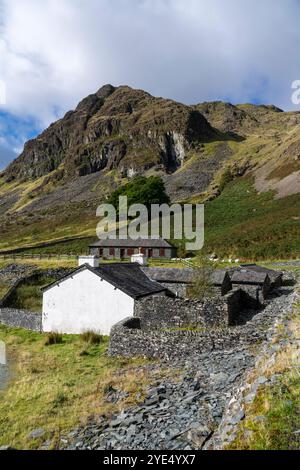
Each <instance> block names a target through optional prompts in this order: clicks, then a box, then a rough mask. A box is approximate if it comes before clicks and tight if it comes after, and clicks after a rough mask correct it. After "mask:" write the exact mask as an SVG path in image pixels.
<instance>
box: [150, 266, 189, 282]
mask: <svg viewBox="0 0 300 470" xmlns="http://www.w3.org/2000/svg"><path fill="white" fill-rule="evenodd" d="M142 270H143V271H144V273H145V274H146V275H147V276H148V277H149V278H150V279H153V280H154V281H158V282H170V283H171V282H174V283H181V284H190V283H191V282H193V279H194V277H195V270H194V269H192V268H182V269H180V268H145V267H143V268H142Z"/></svg>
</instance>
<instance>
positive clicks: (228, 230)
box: [204, 177, 300, 260]
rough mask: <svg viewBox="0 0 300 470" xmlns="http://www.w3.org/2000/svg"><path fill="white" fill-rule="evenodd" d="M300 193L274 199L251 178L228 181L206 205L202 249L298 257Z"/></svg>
mask: <svg viewBox="0 0 300 470" xmlns="http://www.w3.org/2000/svg"><path fill="white" fill-rule="evenodd" d="M297 214H300V198H299V195H293V196H288V197H285V198H282V199H274V194H273V193H272V192H266V193H261V194H258V193H257V192H256V191H255V189H254V188H253V185H252V180H251V179H250V178H246V177H243V178H239V179H237V180H235V181H233V182H231V183H229V184H228V185H227V186H226V187H225V189H224V191H223V193H222V194H221V195H220V196H219V197H218V198H216V199H215V200H213V201H211V202H209V203H207V204H206V205H205V246H204V248H205V250H206V251H208V252H209V251H215V252H216V253H217V254H218V256H220V257H225V256H227V257H239V258H243V259H256V260H259V259H270V260H271V259H284V258H293V257H294V258H297V257H299V254H300V218H299V217H297Z"/></svg>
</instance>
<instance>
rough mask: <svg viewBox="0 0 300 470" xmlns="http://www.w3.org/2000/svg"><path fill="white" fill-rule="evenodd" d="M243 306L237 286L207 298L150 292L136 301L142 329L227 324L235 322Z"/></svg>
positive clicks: (137, 314) (241, 296)
mask: <svg viewBox="0 0 300 470" xmlns="http://www.w3.org/2000/svg"><path fill="white" fill-rule="evenodd" d="M242 306H243V293H242V291H241V290H234V291H232V292H230V293H229V294H227V295H226V296H224V297H212V298H207V299H205V300H191V299H179V298H176V299H174V298H171V297H167V296H166V297H154V296H151V297H145V298H143V299H141V300H139V301H137V302H136V303H135V310H134V316H135V317H138V318H140V321H141V328H142V329H156V328H168V327H183V326H203V327H216V326H217V327H227V326H229V325H233V324H235V323H236V319H237V318H238V315H239V313H240V311H241V309H242Z"/></svg>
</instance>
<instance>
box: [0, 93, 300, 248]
mask: <svg viewBox="0 0 300 470" xmlns="http://www.w3.org/2000/svg"><path fill="white" fill-rule="evenodd" d="M135 175H145V176H150V175H158V176H160V177H161V178H162V179H163V181H164V183H165V187H166V192H167V194H168V196H169V197H170V200H171V201H172V202H183V201H185V202H205V203H206V204H208V205H207V209H209V208H214V207H217V205H209V204H210V203H209V201H214V200H215V199H216V198H219V196H220V195H221V194H222V193H223V192H224V191H226V187H227V186H228V185H229V184H230V183H233V184H235V182H236V184H237V189H236V197H237V198H239V197H240V196H239V190H238V184H239V180H242V179H243V178H246V179H247V181H250V180H251V182H252V183H251V185H252V186H251V187H252V188H253V191H254V193H253V194H254V196H255V194H257V197H258V198H259V195H260V194H264V193H270V194H271V201H272V200H274V204H275V201H276V199H284V200H285V199H286V198H288V197H292V196H293V204H294V205H295V201H298V200H299V198H300V197H299V194H300V114H299V113H297V112H284V111H282V110H280V109H279V108H276V107H275V106H273V105H252V104H239V105H233V104H231V103H224V102H221V101H216V102H205V103H199V104H196V105H185V104H182V103H177V102H176V101H173V100H169V99H164V98H157V97H153V96H151V95H150V94H149V93H147V92H145V91H143V90H135V89H132V88H130V87H128V86H126V85H123V86H120V87H114V86H112V85H104V86H103V87H101V88H100V89H99V90H98V91H97V92H96V93H94V94H91V95H89V96H87V97H86V98H84V99H83V100H81V101H80V102H79V103H78V105H77V107H76V108H75V109H74V110H72V111H68V112H67V113H66V114H65V116H64V117H63V118H61V119H59V120H58V121H57V122H55V123H52V124H51V125H50V126H49V127H48V128H47V129H45V130H44V131H43V132H42V133H41V134H40V135H39V136H38V137H37V138H36V139H32V140H30V141H29V142H27V144H26V145H25V147H24V151H23V152H22V154H21V155H20V156H19V157H18V158H17V159H16V160H14V161H13V162H12V163H11V164H10V165H9V166H8V167H7V168H6V169H5V170H4V171H3V172H2V173H1V174H0V223H1V232H2V233H1V235H2V242H0V249H7V248H12V247H19V246H26V245H29V244H31V245H32V244H34V243H35V242H48V241H49V240H51V239H53V240H54V239H55V240H59V239H64V238H65V237H72V236H75V237H76V236H85V235H86V236H91V235H92V234H93V233H94V228H95V226H96V223H97V220H96V217H95V211H96V207H97V206H98V205H99V204H100V203H101V202H103V201H105V200H106V198H107V197H108V196H109V194H110V193H111V192H112V191H113V190H114V189H116V188H117V187H118V186H119V185H122V184H124V183H126V182H128V181H129V180H130V179H131V178H132V177H134V176H135ZM251 191H252V189H251ZM230 194H231V197H232V195H234V194H235V192H234V191H231V192H230ZM234 197H235V196H234ZM255 197H256V196H255ZM253 204H255V200H253ZM274 207H275V206H274ZM278 207H279V208H278ZM280 207H286V204H285V202H284V203H282V204H281V205H279V206H278V205H277V206H276V214H277V216H278V214H279V213H280ZM297 207H298V206H297V204H296V205H295V208H294V212H295V214H291V211H288V213H289V217H290V216H291V215H292V217H294V218H295V223H297V222H296V219H297V217H298V215H297ZM253 210H255V208H253ZM269 210H270V211H272V210H273V209H272V204H270V208H269ZM245 211H246V213H245V214H242V215H243V218H244V219H245V220H247V218H248V217H249V206H248V202H247V209H246V208H245ZM274 211H275V209H274ZM274 213H275V212H274ZM286 213H287V211H286ZM285 216H286V215H285V214H283V217H285ZM260 225H261V222H260ZM51 226H53V227H54V229H53V230H51ZM243 230H244V229H243ZM242 236H243V235H241V237H242ZM227 240H228V239H227ZM212 248H213V247H212ZM237 254H238V252H237Z"/></svg>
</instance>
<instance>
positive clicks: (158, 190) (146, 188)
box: [108, 176, 170, 210]
mask: <svg viewBox="0 0 300 470" xmlns="http://www.w3.org/2000/svg"><path fill="white" fill-rule="evenodd" d="M119 196H127V198H128V206H130V205H132V204H144V205H145V206H146V207H147V208H148V210H149V209H150V207H151V204H163V203H169V202H170V201H169V197H168V195H167V194H166V190H165V185H164V182H163V180H162V179H161V178H160V177H159V176H150V177H149V178H146V177H145V176H136V177H135V178H134V179H133V180H132V181H130V182H129V183H127V184H125V185H124V186H121V187H120V188H118V189H117V190H116V191H114V192H113V193H112V194H111V195H110V197H109V199H108V203H109V204H112V205H113V206H114V207H115V208H116V209H118V204H119Z"/></svg>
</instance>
